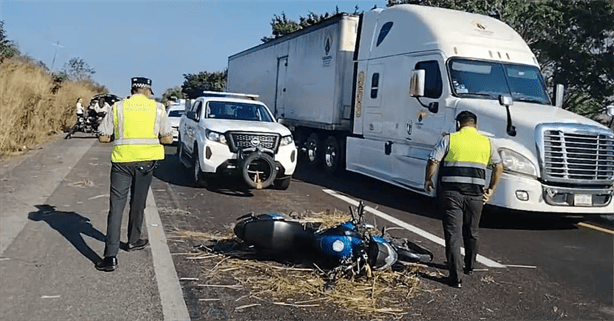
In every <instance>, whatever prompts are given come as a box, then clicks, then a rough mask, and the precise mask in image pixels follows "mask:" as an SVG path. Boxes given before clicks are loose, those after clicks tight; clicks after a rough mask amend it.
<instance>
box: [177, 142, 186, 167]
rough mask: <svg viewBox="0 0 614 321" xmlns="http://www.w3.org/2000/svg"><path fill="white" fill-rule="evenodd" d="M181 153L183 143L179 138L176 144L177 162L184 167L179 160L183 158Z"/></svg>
mask: <svg viewBox="0 0 614 321" xmlns="http://www.w3.org/2000/svg"><path fill="white" fill-rule="evenodd" d="M183 153H184V152H183V143H182V142H181V140H179V143H178V145H177V159H179V164H181V166H182V167H185V164H184V163H183V162H182V161H181V160H182V159H183Z"/></svg>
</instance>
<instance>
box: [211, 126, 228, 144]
mask: <svg viewBox="0 0 614 321" xmlns="http://www.w3.org/2000/svg"><path fill="white" fill-rule="evenodd" d="M206 135H207V139H208V140H211V141H214V142H218V143H222V144H226V136H224V134H222V133H218V132H214V131H212V130H208V129H207V131H206Z"/></svg>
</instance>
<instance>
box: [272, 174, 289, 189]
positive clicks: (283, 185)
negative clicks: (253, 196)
mask: <svg viewBox="0 0 614 321" xmlns="http://www.w3.org/2000/svg"><path fill="white" fill-rule="evenodd" d="M291 180H292V177H284V178H280V179H276V180H275V182H274V183H273V186H274V187H275V188H276V189H278V190H282V191H285V190H287V189H288V187H290V181H291Z"/></svg>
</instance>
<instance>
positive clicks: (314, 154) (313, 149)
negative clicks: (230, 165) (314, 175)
mask: <svg viewBox="0 0 614 321" xmlns="http://www.w3.org/2000/svg"><path fill="white" fill-rule="evenodd" d="M319 145H320V140H319V139H318V135H317V134H316V133H312V134H311V135H309V137H307V141H306V142H305V149H306V154H307V155H306V156H307V163H308V164H309V165H312V166H315V165H317V164H318V163H319V161H320V159H319V157H318V154H319V151H318V150H319V148H318V147H319Z"/></svg>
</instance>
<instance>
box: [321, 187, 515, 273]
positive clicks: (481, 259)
mask: <svg viewBox="0 0 614 321" xmlns="http://www.w3.org/2000/svg"><path fill="white" fill-rule="evenodd" d="M322 191H323V192H324V193H327V194H330V195H332V196H334V197H336V198H338V199H340V200H342V201H345V202H347V203H350V204H351V205H353V206H358V201H355V200H353V199H351V198H349V197H347V196H344V195H341V194H339V193H337V192H336V191H333V190H330V189H323V190H322ZM365 210H366V211H368V212H371V213H372V214H373V215H377V216H379V217H381V218H383V219H385V220H387V221H389V222H391V223H394V224H396V225H398V226H401V227H403V228H405V229H406V230H408V231H410V232H413V233H415V234H418V235H420V236H422V237H424V238H425V239H427V240H430V241H432V242H435V243H437V244H439V245H441V246H446V242H445V240H444V239H442V238H440V237H438V236H435V235H433V234H431V233H429V232H427V231H425V230H422V229H420V228H417V227H415V226H413V225H411V224H408V223H405V222H403V221H401V220H399V219H397V218H395V217H392V216H390V215H388V214H386V213H384V212H382V211H379V210H376V209H374V208H372V207H369V206H365ZM461 254H463V255H465V249H464V248H463V247H461ZM476 261H478V262H480V263H482V264H484V265H486V266H488V267H491V268H505V265H503V264H501V263H498V262H495V261H493V260H491V259H489V258H486V257H484V256H482V255H480V254H478V256H477V257H476Z"/></svg>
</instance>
